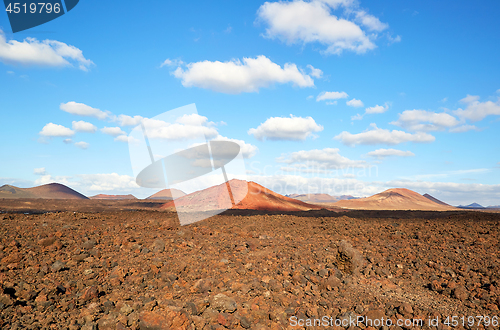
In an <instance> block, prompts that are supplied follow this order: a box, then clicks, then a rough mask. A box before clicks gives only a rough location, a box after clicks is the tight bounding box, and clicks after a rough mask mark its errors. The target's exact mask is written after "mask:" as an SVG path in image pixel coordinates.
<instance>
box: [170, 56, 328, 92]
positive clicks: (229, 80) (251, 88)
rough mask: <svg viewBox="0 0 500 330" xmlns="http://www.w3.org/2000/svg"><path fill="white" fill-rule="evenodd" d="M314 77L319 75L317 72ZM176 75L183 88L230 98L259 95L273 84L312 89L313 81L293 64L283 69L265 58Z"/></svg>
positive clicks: (195, 66)
mask: <svg viewBox="0 0 500 330" xmlns="http://www.w3.org/2000/svg"><path fill="white" fill-rule="evenodd" d="M314 74H318V72H317V71H315V73H314ZM173 75H174V76H175V77H176V78H179V79H181V82H182V85H183V86H184V87H199V88H204V89H210V90H213V91H215V92H220V93H227V94H239V93H243V92H246V93H251V92H258V91H259V89H261V88H265V87H269V86H271V85H273V84H287V83H291V84H293V85H294V86H298V87H301V88H304V87H313V86H314V80H313V79H312V78H311V77H310V76H309V75H307V74H305V73H304V72H303V71H301V70H299V69H298V68H297V65H295V64H293V63H286V64H285V65H284V66H283V67H281V66H280V65H278V64H276V63H273V62H272V61H271V60H270V59H269V58H267V57H265V56H264V55H260V56H257V57H256V58H243V61H240V60H231V61H228V62H219V61H214V62H211V61H202V62H195V63H189V64H187V65H186V67H185V68H184V69H183V68H182V67H178V68H177V69H176V70H175V71H174V72H173Z"/></svg>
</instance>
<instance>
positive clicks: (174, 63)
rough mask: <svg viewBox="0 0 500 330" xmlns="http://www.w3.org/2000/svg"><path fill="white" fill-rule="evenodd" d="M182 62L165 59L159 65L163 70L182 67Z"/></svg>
mask: <svg viewBox="0 0 500 330" xmlns="http://www.w3.org/2000/svg"><path fill="white" fill-rule="evenodd" d="M183 63H184V62H182V61H181V60H171V59H169V58H167V59H166V60H165V61H163V63H162V64H161V65H160V68H163V67H164V66H179V65H182V64H183Z"/></svg>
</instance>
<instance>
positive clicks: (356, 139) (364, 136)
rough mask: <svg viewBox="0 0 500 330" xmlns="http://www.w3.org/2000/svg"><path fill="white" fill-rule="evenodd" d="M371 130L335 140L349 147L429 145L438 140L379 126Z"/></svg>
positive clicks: (340, 135)
mask: <svg viewBox="0 0 500 330" xmlns="http://www.w3.org/2000/svg"><path fill="white" fill-rule="evenodd" d="M370 126H371V129H369V130H367V131H364V132H362V133H358V134H352V133H349V132H346V131H344V132H342V133H340V134H339V135H337V136H335V137H334V139H335V140H340V141H341V142H342V143H343V144H345V145H348V146H351V147H353V146H355V145H358V144H363V145H375V144H388V145H396V144H400V143H404V142H418V143H428V142H434V140H436V138H435V137H434V136H432V135H430V134H427V133H423V132H417V133H414V134H411V133H407V132H404V131H397V130H392V131H389V130H387V129H382V128H378V127H377V125H375V124H371V125H370Z"/></svg>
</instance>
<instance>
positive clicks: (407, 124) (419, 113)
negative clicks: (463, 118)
mask: <svg viewBox="0 0 500 330" xmlns="http://www.w3.org/2000/svg"><path fill="white" fill-rule="evenodd" d="M391 124H393V125H396V126H400V127H403V128H406V129H408V130H410V131H426V132H428V131H439V130H444V129H446V128H451V127H455V126H457V125H459V124H460V121H459V120H458V119H456V118H455V117H453V116H452V115H450V114H448V113H445V112H441V113H436V112H432V111H426V110H405V111H403V113H401V114H399V118H398V120H397V121H394V122H391Z"/></svg>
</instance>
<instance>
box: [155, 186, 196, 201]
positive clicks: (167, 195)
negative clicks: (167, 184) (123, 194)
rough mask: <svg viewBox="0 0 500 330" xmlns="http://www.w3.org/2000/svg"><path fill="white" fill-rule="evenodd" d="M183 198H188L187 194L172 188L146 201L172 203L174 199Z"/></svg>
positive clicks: (161, 191)
mask: <svg viewBox="0 0 500 330" xmlns="http://www.w3.org/2000/svg"><path fill="white" fill-rule="evenodd" d="M182 196H186V194H185V193H184V192H183V191H182V190H179V189H175V188H172V189H163V190H160V191H159V192H157V193H156V194H153V195H151V196H149V197H148V198H146V199H164V200H169V201H171V200H172V199H176V198H179V197H182Z"/></svg>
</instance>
